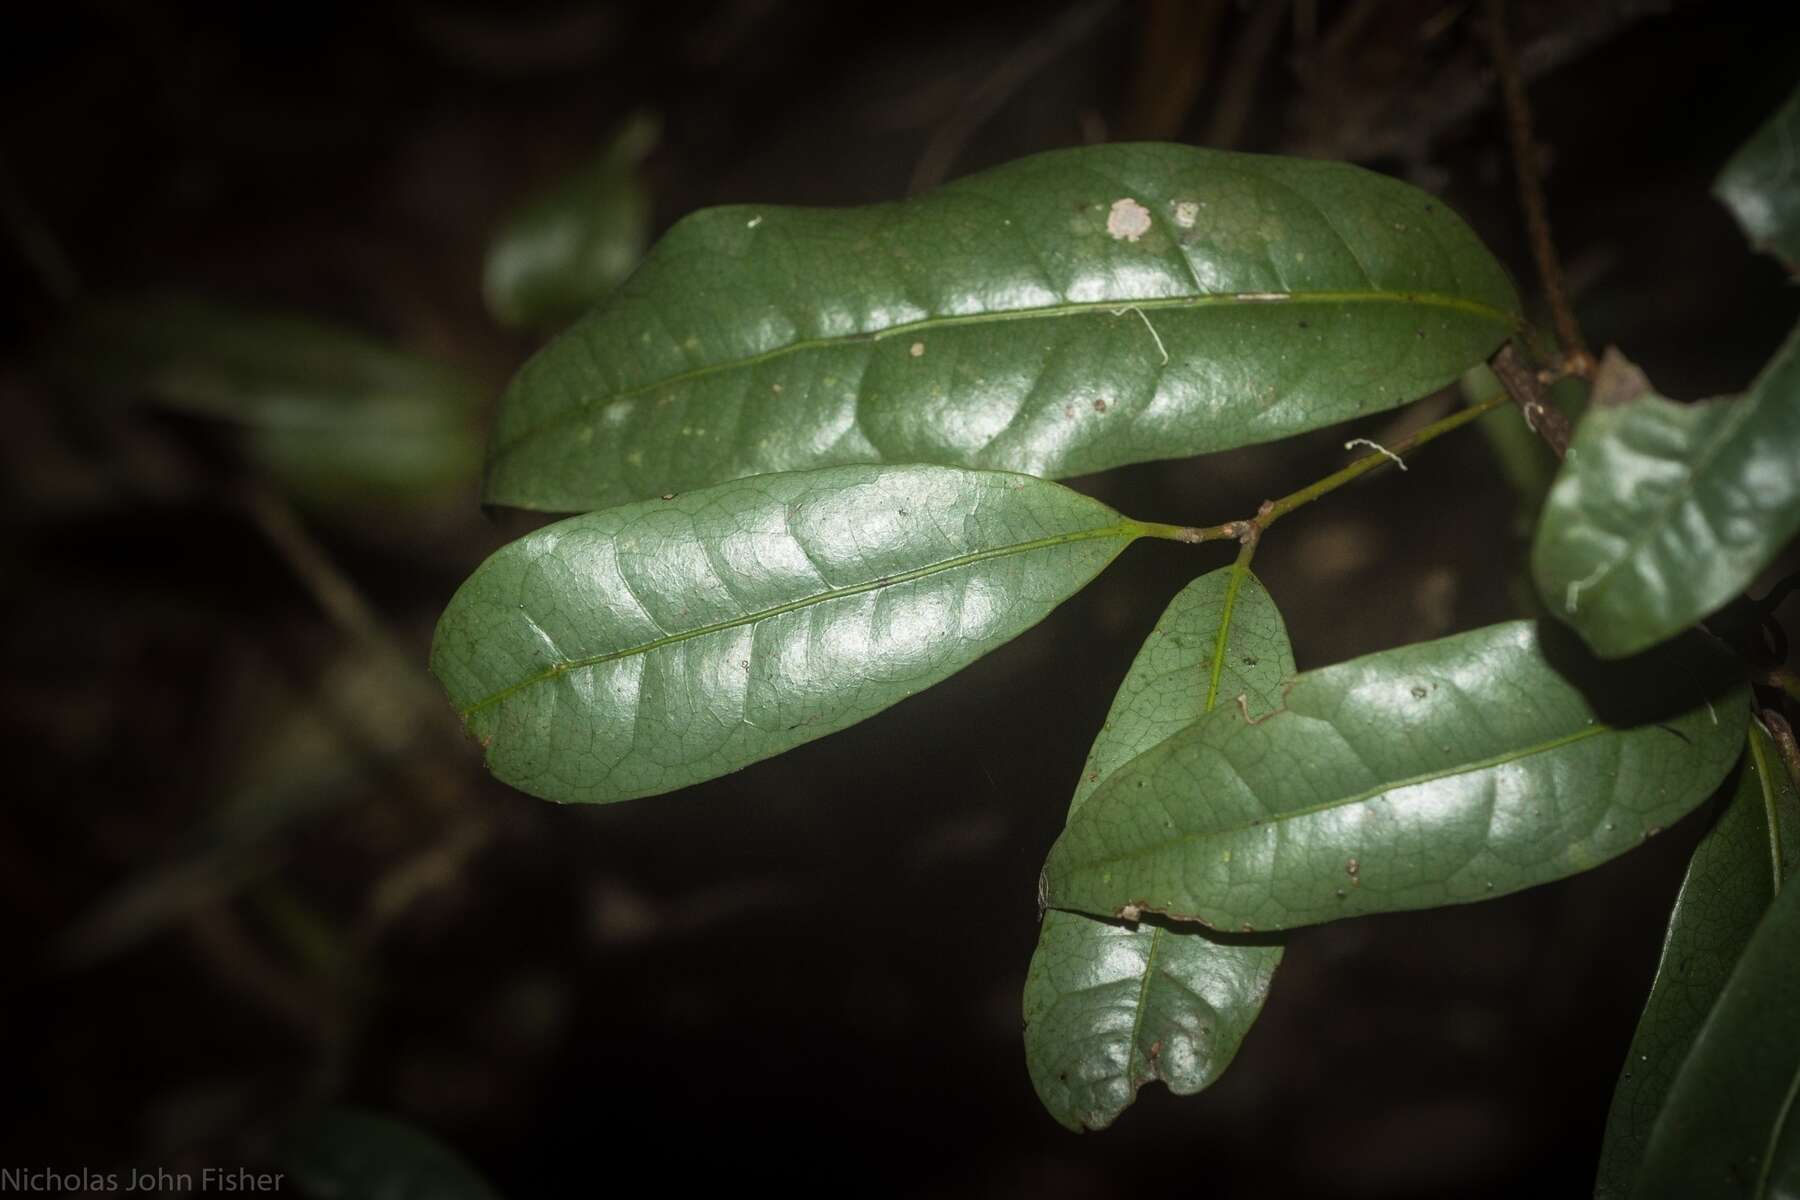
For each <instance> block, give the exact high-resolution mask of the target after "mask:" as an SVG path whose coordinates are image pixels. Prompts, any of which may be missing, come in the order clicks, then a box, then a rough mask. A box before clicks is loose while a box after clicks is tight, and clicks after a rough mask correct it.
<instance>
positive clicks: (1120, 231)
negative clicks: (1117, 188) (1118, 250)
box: [1106, 196, 1150, 242]
mask: <svg viewBox="0 0 1800 1200" xmlns="http://www.w3.org/2000/svg"><path fill="white" fill-rule="evenodd" d="M1106 232H1107V233H1109V234H1111V235H1112V238H1113V240H1114V241H1116V242H1135V241H1137V240H1138V239H1139V238H1141V237H1143V236H1144V235H1145V234H1146V233H1149V232H1150V210H1149V209H1147V208H1145V207H1144V206H1143V205H1141V204H1139V203H1138V202H1137V201H1136V200H1133V199H1132V198H1131V197H1130V196H1124V197H1121V198H1120V199H1118V200H1115V201H1113V206H1112V209H1111V211H1110V212H1108V213H1107V214H1106Z"/></svg>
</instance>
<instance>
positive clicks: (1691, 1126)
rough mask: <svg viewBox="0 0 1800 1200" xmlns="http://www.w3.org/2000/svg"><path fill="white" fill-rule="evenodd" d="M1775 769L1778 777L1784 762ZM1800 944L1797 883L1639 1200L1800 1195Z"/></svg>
mask: <svg viewBox="0 0 1800 1200" xmlns="http://www.w3.org/2000/svg"><path fill="white" fill-rule="evenodd" d="M1769 766H1770V767H1771V768H1773V770H1772V771H1771V772H1770V773H1771V774H1772V773H1773V771H1778V770H1780V769H1781V767H1780V765H1779V764H1778V763H1771V764H1769ZM1762 865H1763V868H1764V869H1765V870H1767V867H1768V864H1762ZM1797 945H1800V887H1794V886H1791V880H1790V886H1787V887H1783V888H1782V889H1781V891H1780V894H1779V895H1777V896H1776V897H1775V899H1774V902H1773V903H1771V904H1770V906H1769V908H1768V910H1767V911H1766V912H1765V913H1764V914H1763V917H1762V920H1761V921H1760V922H1759V923H1758V924H1757V926H1756V932H1755V933H1753V934H1752V935H1751V937H1750V940H1749V944H1748V945H1746V946H1745V947H1744V952H1743V954H1742V955H1740V956H1739V958H1738V960H1737V964H1736V966H1734V967H1733V968H1732V970H1731V975H1730V977H1729V978H1728V979H1726V981H1725V986H1724V989H1723V990H1722V991H1720V993H1719V996H1718V1000H1717V1002H1716V1003H1714V1004H1713V1006H1712V1011H1711V1012H1709V1013H1708V1014H1707V1016H1706V1020H1705V1022H1704V1023H1703V1024H1701V1026H1700V1029H1699V1033H1698V1034H1697V1035H1696V1036H1695V1037H1694V1039H1693V1049H1692V1050H1690V1051H1689V1053H1688V1055H1687V1058H1686V1060H1685V1061H1683V1063H1682V1064H1681V1069H1680V1070H1679V1071H1678V1072H1677V1073H1676V1075H1675V1079H1674V1082H1673V1083H1671V1084H1670V1085H1669V1088H1668V1098H1667V1100H1666V1101H1664V1103H1663V1107H1662V1111H1661V1113H1660V1114H1659V1115H1658V1116H1657V1118H1656V1123H1655V1125H1653V1126H1652V1127H1651V1130H1650V1137H1649V1143H1648V1145H1647V1146H1646V1147H1645V1149H1644V1158H1643V1165H1642V1166H1641V1167H1640V1168H1639V1169H1638V1173H1637V1177H1636V1182H1635V1184H1634V1186H1633V1188H1632V1191H1631V1195H1632V1196H1633V1197H1641V1198H1643V1200H1660V1198H1662V1197H1667V1198H1668V1200H1678V1198H1679V1200H1689V1198H1690V1197H1696V1196H1706V1197H1739V1196H1742V1197H1755V1198H1756V1200H1763V1198H1765V1197H1767V1198H1770V1200H1773V1198H1775V1197H1791V1196H1800V1106H1797V1105H1796V1104H1795V1103H1794V1101H1795V1097H1796V1096H1797V1095H1800V954H1796V953H1794V948H1795V946H1797Z"/></svg>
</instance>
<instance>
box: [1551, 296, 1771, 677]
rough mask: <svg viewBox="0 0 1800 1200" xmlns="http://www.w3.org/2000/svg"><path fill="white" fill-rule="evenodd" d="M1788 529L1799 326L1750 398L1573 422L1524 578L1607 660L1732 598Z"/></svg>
mask: <svg viewBox="0 0 1800 1200" xmlns="http://www.w3.org/2000/svg"><path fill="white" fill-rule="evenodd" d="M1796 529H1800V328H1796V330H1795V332H1793V333H1791V334H1789V335H1788V339H1787V341H1786V342H1784V343H1783V344H1782V346H1781V349H1779V350H1778V351H1776V353H1775V357H1774V359H1773V360H1771V361H1770V363H1769V365H1768V366H1767V367H1765V368H1764V369H1763V372H1762V374H1761V375H1759V376H1758V377H1757V379H1756V381H1755V382H1754V383H1752V384H1751V385H1750V390H1749V391H1748V392H1746V393H1745V394H1743V395H1742V396H1738V397H1735V398H1733V399H1729V400H1715V401H1711V402H1709V403H1705V404H1677V403H1674V402H1672V401H1669V400H1665V399H1663V398H1662V397H1661V396H1658V395H1655V394H1653V393H1647V394H1645V395H1642V396H1639V397H1638V398H1637V399H1636V400H1633V401H1631V402H1630V403H1627V404H1624V405H1620V406H1617V407H1598V406H1597V407H1596V408H1595V409H1594V410H1593V411H1592V412H1590V413H1588V414H1587V416H1586V417H1585V418H1584V419H1583V420H1582V422H1581V425H1580V426H1579V427H1578V428H1577V429H1576V431H1575V440H1574V441H1573V443H1571V445H1570V447H1569V455H1568V458H1567V459H1565V460H1564V462H1563V465H1562V470H1561V471H1560V472H1559V473H1558V475H1557V480H1556V484H1555V486H1554V487H1552V488H1551V490H1550V499H1549V501H1548V503H1547V504H1546V505H1545V508H1544V516H1543V520H1542V522H1541V523H1540V524H1539V526H1538V533H1537V539H1536V542H1535V544H1534V545H1533V548H1532V574H1533V576H1534V577H1535V578H1536V580H1537V585H1538V591H1539V593H1540V594H1541V595H1542V596H1543V599H1544V603H1545V604H1546V605H1548V606H1549V607H1550V611H1551V612H1553V613H1555V614H1556V615H1557V616H1558V617H1559V618H1561V619H1562V620H1564V621H1567V622H1568V623H1569V624H1570V625H1573V626H1574V627H1575V629H1576V630H1577V631H1579V632H1580V634H1581V636H1582V637H1583V638H1584V639H1586V641H1587V643H1588V644H1589V645H1590V646H1592V647H1593V648H1594V650H1595V651H1596V652H1597V653H1599V654H1601V655H1604V656H1606V657H1617V656H1621V655H1626V654H1633V653H1636V652H1637V651H1639V650H1642V649H1643V648H1645V647H1646V646H1652V645H1655V644H1656V643H1657V642H1660V641H1662V640H1663V639H1665V638H1669V637H1673V636H1674V635H1675V634H1677V633H1679V632H1680V631H1681V630H1683V629H1685V628H1687V627H1688V626H1689V625H1692V624H1693V623H1694V622H1696V621H1698V620H1700V619H1701V618H1703V617H1705V616H1706V615H1707V614H1708V613H1711V612H1713V611H1714V610H1715V609H1717V608H1719V607H1720V606H1721V605H1723V604H1725V602H1726V601H1728V600H1730V599H1731V598H1732V597H1733V596H1735V595H1737V594H1738V593H1740V592H1742V591H1743V590H1744V589H1745V588H1746V587H1747V586H1749V584H1750V583H1751V582H1752V581H1753V580H1754V579H1755V578H1756V575H1757V573H1758V572H1760V571H1761V570H1762V569H1763V568H1764V567H1766V566H1768V564H1769V563H1770V562H1771V561H1773V560H1774V558H1775V556H1776V554H1778V553H1779V552H1780V550H1781V547H1782V545H1783V544H1784V543H1786V541H1787V540H1788V539H1789V538H1790V537H1792V536H1793V535H1794V532H1795V530H1796Z"/></svg>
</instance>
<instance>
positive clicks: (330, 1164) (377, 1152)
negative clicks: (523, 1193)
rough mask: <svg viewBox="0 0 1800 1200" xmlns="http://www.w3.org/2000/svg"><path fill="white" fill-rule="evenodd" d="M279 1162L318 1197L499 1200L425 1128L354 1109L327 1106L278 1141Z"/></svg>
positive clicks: (299, 1184) (295, 1181)
mask: <svg viewBox="0 0 1800 1200" xmlns="http://www.w3.org/2000/svg"><path fill="white" fill-rule="evenodd" d="M277 1156H278V1158H279V1159H280V1162H281V1166H282V1169H283V1171H284V1172H285V1174H286V1175H287V1176H288V1177H289V1182H290V1183H291V1184H293V1185H294V1186H295V1187H296V1188H297V1189H298V1191H299V1192H300V1194H302V1195H305V1196H314V1197H318V1198H319V1200H499V1195H500V1194H499V1193H498V1192H496V1191H495V1190H494V1189H493V1188H492V1187H491V1186H489V1184H488V1182H487V1180H485V1179H483V1178H482V1177H481V1176H480V1175H479V1174H477V1173H476V1171H475V1169H474V1168H473V1167H471V1166H469V1165H468V1164H467V1163H466V1162H464V1161H463V1160H462V1158H461V1157H460V1156H459V1155H457V1154H456V1153H455V1152H454V1151H452V1150H451V1149H450V1148H449V1147H447V1146H445V1145H444V1144H443V1143H441V1142H439V1141H438V1140H437V1139H436V1138H433V1137H432V1136H431V1135H429V1134H427V1133H425V1132H424V1131H423V1130H420V1129H418V1128H416V1127H415V1126H412V1125H409V1124H407V1123H405V1122H403V1121H396V1120H394V1119H393V1118H391V1117H383V1116H378V1115H376V1114H375V1113H369V1112H361V1111H358V1110H356V1109H346V1108H338V1109H330V1110H328V1111H326V1112H324V1113H322V1114H320V1115H319V1116H317V1117H314V1118H312V1119H311V1120H308V1121H305V1122H303V1123H301V1124H300V1125H299V1126H297V1127H295V1128H294V1129H292V1130H291V1131H290V1132H289V1133H288V1135H287V1136H286V1137H285V1138H283V1140H282V1143H281V1146H280V1148H279V1151H278V1155H277Z"/></svg>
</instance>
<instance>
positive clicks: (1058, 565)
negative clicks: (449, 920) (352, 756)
mask: <svg viewBox="0 0 1800 1200" xmlns="http://www.w3.org/2000/svg"><path fill="white" fill-rule="evenodd" d="M1175 532H1176V531H1174V530H1171V529H1170V528H1169V527H1167V526H1151V525H1145V524H1142V523H1139V522H1136V521H1130V520H1126V519H1125V518H1123V517H1121V516H1119V514H1118V513H1116V512H1114V511H1113V510H1112V509H1110V508H1108V507H1106V505H1104V504H1101V503H1100V502H1098V501H1096V500H1090V499H1088V498H1087V497H1085V496H1082V495H1079V494H1077V493H1075V492H1072V491H1069V490H1068V489H1067V488H1064V487H1061V486H1059V485H1057V484H1054V483H1050V482H1047V481H1045V480H1042V479H1033V478H1030V477H1028V476H1024V475H1008V474H1002V473H1000V472H988V471H959V470H955V469H952V468H947V467H929V466H914V467H832V468H826V469H824V470H819V471H803V472H793V473H787V474H778V475H764V476H758V477H756V478H754V479H743V480H737V481H734V482H732V483H725V484H720V485H718V486H716V487H711V488H706V489H704V490H702V491H698V492H690V493H688V494H686V495H682V496H673V497H670V498H669V499H667V500H651V501H646V502H643V503H639V504H628V505H624V506H622V507H619V508H613V509H607V510H604V511H601V512H595V513H588V514H587V515H585V516H580V517H572V518H570V519H568V520H566V521H560V522H558V523H556V524H554V525H550V526H547V527H545V528H543V529H540V530H538V531H537V532H536V533H533V534H531V535H530V536H528V537H525V538H522V539H520V540H519V541H517V542H514V543H513V544H512V545H510V546H507V547H505V548H504V549H502V550H500V551H499V552H498V553H496V554H495V555H494V556H493V557H492V558H490V559H488V561H487V562H486V563H484V564H482V566H481V568H480V569H479V570H477V571H476V572H475V574H474V575H473V576H472V577H470V579H469V580H468V581H467V582H466V583H464V584H463V586H462V588H461V590H459V591H458V592H457V593H456V597H455V598H454V599H453V600H451V602H450V606H449V608H448V609H446V610H445V612H444V615H443V618H442V619H441V620H440V621H439V623H438V629H437V638H436V642H435V644H434V645H433V647H432V655H431V665H432V670H433V671H434V672H435V673H436V674H437V677H438V679H439V680H440V681H442V683H443V684H444V687H445V689H446V690H447V691H448V692H449V693H450V697H451V699H452V700H453V701H454V702H455V704H456V707H457V709H458V710H459V711H460V712H461V713H462V715H463V718H464V720H465V721H466V722H467V724H468V727H469V730H470V731H471V732H472V733H473V734H474V735H475V736H476V737H477V738H479V739H480V741H481V743H482V745H483V746H485V747H486V749H487V760H488V766H489V767H490V768H491V769H492V770H493V772H494V774H496V775H497V776H499V777H500V778H501V779H503V780H505V781H506V782H507V783H510V784H512V785H513V786H514V787H517V788H520V789H521V790H523V791H527V792H530V793H532V794H533V795H537V796H542V797H544V798H546V799H551V800H579V801H588V802H596V803H602V802H607V801H613V800H626V799H630V798H632V797H634V796H647V795H651V794H654V793H657V792H667V791H672V790H674V789H676V788H679V787H685V786H687V785H688V784H691V783H697V782H699V781H701V780H703V779H710V778H713V777H714V776H717V775H723V774H725V773H727V772H730V771H735V770H737V769H738V768H740V767H743V766H747V765H748V764H750V763H753V762H757V761H759V760H761V759H764V758H768V757H769V756H771V755H774V754H779V753H781V752H782V751H784V750H788V749H791V748H792V747H794V746H798V745H800V744H801V743H802V742H809V741H811V740H813V739H814V738H818V737H823V736H824V735H825V734H828V733H833V732H835V731H837V730H839V729H843V728H844V727H845V726H848V725H852V724H855V723H856V722H857V721H860V720H862V719H863V718H865V717H870V716H873V715H874V714H876V713H878V712H880V711H881V710H882V709H884V708H887V707H888V706H889V705H892V704H894V703H896V702H897V701H899V700H902V699H904V698H905V697H907V696H910V695H912V694H913V693H914V692H917V691H919V690H921V689H922V688H925V687H928V686H930V685H931V684H933V683H936V682H937V681H938V680H940V679H943V678H944V677H945V676H947V675H949V674H951V673H952V672H954V671H956V670H958V669H960V668H961V667H964V666H966V665H968V664H969V663H970V662H973V661H974V660H975V659H977V658H979V657H980V656H981V655H983V654H985V653H987V652H988V651H989V650H992V649H993V648H994V647H996V646H998V645H1000V644H1002V643H1003V642H1006V641H1008V640H1010V639H1011V638H1013V637H1016V636H1017V635H1019V634H1020V633H1022V632H1024V631H1025V630H1026V629H1029V628H1030V627H1031V626H1033V625H1035V624H1037V622H1038V621H1040V620H1042V619H1043V617H1044V616H1045V615H1046V614H1048V613H1049V612H1050V610H1051V609H1053V608H1055V607H1056V606H1057V605H1058V604H1060V603H1061V602H1062V601H1063V600H1065V599H1067V598H1068V597H1069V596H1070V595H1071V594H1072V593H1074V592H1075V591H1077V590H1078V589H1079V588H1081V586H1082V585H1083V584H1085V583H1087V581H1088V580H1090V579H1092V578H1093V577H1094V576H1095V575H1097V574H1098V573H1099V572H1100V571H1101V569H1102V568H1104V567H1105V566H1106V564H1107V563H1109V562H1111V561H1112V559H1113V557H1114V556H1115V555H1117V554H1118V553H1119V551H1121V550H1123V549H1124V548H1125V546H1126V545H1127V544H1129V543H1130V542H1131V541H1132V540H1133V539H1135V538H1138V537H1141V536H1144V535H1146V534H1149V535H1160V536H1172V535H1173V534H1174V533H1175Z"/></svg>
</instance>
